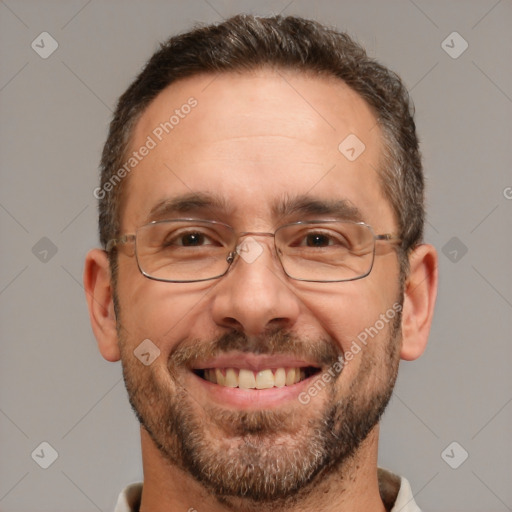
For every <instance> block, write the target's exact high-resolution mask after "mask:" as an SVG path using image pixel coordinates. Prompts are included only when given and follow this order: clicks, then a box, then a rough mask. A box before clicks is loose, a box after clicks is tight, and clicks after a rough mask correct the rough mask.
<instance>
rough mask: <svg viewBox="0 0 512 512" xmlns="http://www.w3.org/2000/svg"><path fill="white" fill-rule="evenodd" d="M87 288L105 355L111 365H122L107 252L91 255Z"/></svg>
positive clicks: (86, 270)
mask: <svg viewBox="0 0 512 512" xmlns="http://www.w3.org/2000/svg"><path fill="white" fill-rule="evenodd" d="M84 288H85V293H86V299H87V306H88V308H89V318H90V321H91V326H92V330H93V332H94V336H95V337H96V341H97V342H98V348H99V349H100V352H101V355H102V356H103V357H104V358H105V359H106V360H107V361H111V362H114V361H119V359H120V358H121V354H120V351H119V345H118V340H117V330H116V316H115V313H114V302H113V300H112V285H111V280H110V267H109V262H108V257H107V254H106V253H105V251H102V250H101V249H93V250H92V251H90V252H89V253H88V254H87V256H86V258H85V268H84Z"/></svg>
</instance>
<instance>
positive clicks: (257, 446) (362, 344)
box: [84, 16, 437, 512]
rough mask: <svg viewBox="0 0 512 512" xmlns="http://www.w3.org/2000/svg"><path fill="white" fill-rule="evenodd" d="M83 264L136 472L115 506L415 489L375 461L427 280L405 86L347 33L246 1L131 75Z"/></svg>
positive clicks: (307, 500)
mask: <svg viewBox="0 0 512 512" xmlns="http://www.w3.org/2000/svg"><path fill="white" fill-rule="evenodd" d="M95 193H96V195H97V197H98V198H99V199H100V237H101V242H102V244H103V247H104V250H100V249H96V250H93V251H91V252H90V253H89V254H88V256H87V261H86V266H85V275H84V282H85V288H86V291H87V300H88V305H89V310H90V317H91V322H92V327H93V330H94V333H95V336H96V338H97V340H98V345H99V349H100V351H101V353H102V355H103V357H104V358H106V359H107V360H109V361H117V360H119V359H121V361H122V364H123V372H124V379H125V383H126V387H127V390H128V394H129V398H130V402H131V404H132V406H133V409H134V411H135V413H136V415H137V417H138V419H139V421H140V424H141V442H142V456H143V468H144V483H143V485H142V484H136V485H133V486H130V487H129V488H127V489H126V490H125V491H124V492H123V493H122V494H121V496H120V498H119V502H118V505H117V508H116V510H117V511H119V512H120V511H128V510H140V511H142V512H163V511H169V510H183V511H185V510H188V511H194V510H195V511H199V512H220V511H227V510H237V511H242V510H243V511H255V510H258V511H259V512H262V511H266V510H282V511H290V512H291V511H299V510H300V511H305V510H311V511H325V512H328V511H341V510H349V511H351V512H358V511H366V512H367V511H370V510H371V511H374V512H376V511H379V512H382V511H385V510H388V511H389V510H393V511H396V512H398V511H401V512H411V511H417V510H419V509H418V508H417V506H416V505H415V503H414V498H413V496H412V493H411V489H410V486H409V484H408V483H407V481H406V480H405V479H404V478H399V477H397V476H395V475H393V474H392V473H390V472H388V471H385V470H381V469H378V468H377V448H378V434H379V426H378V423H379V419H380V417H381V415H382V413H383V411H384V409H385V407H386V405H387V403H388V401H389V398H390V395H391V393H392V389H393V385H394V383H395V379H396V375H397V370H398V365H399V360H400V358H402V359H406V360H413V359H415V358H417V357H419V356H420V355H421V353H422V352H423V350H424V348H425V344H426V342H427V336H428V332H429V329H430V324H431V319H432V312H433V308H434V301H435V295H436V286H437V256H436V252H435V250H434V248H433V247H431V246H430V245H426V244H422V243H421V238H422V230H423V219H424V211H423V176H422V170H421V161H420V155H419V150H418V142H417V138H416V134H415V126H414V122H413V119H412V114H411V109H410V107H409V103H408V97H407V92H406V90H405V88H404V86H403V85H402V84H401V82H400V80H399V78H398V77H397V76H396V75H395V74H393V73H391V72H390V71H388V70H387V69H386V68H384V67H383V66H381V65H379V64H378V63H376V62H374V61H373V60H371V59H369V58H368V57H367V56H366V54H365V52H364V51H363V50H362V49H361V48H360V47H359V46H358V45H356V44H355V43H354V42H353V41H352V40H351V39H350V38H349V37H348V36H347V35H345V34H341V33H338V32H336V31H333V30H330V29H327V28H325V27H323V26H321V25H320V24H318V23H316V22H312V21H307V20H304V19H299V18H293V17H288V18H281V17H272V18H256V17H252V16H237V17H234V18H231V19H229V20H227V21H225V22H223V23H221V24H220V25H217V26H208V27H204V28H200V29H196V30H194V31H192V32H189V33H186V34H183V35H180V36H178V37H175V38H171V39H170V40H169V41H168V42H167V43H166V44H164V45H163V46H162V47H161V49H160V50H159V51H158V52H157V53H156V54H155V55H153V57H152V58H151V60H150V61H149V62H148V64H147V65H146V67H145V69H144V70H143V71H142V73H141V74H140V75H139V76H138V77H137V79H136V80H135V81H134V82H133V84H132V85H131V86H130V87H129V88H128V90H127V91H126V92H125V93H124V95H123V96H122V97H121V99H120V101H119V104H118V106H117V110H116V112H115V115H114V119H113V121H112V124H111V128H110V133H109V136H108V140H107V142H106V145H105V148H104V152H103V157H102V178H101V186H100V187H99V188H98V189H97V190H96V192H95Z"/></svg>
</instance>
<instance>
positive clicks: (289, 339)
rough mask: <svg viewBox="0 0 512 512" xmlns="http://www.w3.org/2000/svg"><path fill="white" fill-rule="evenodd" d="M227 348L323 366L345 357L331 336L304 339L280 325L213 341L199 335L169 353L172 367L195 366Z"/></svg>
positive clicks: (235, 332) (223, 335)
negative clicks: (259, 331) (270, 330)
mask: <svg viewBox="0 0 512 512" xmlns="http://www.w3.org/2000/svg"><path fill="white" fill-rule="evenodd" d="M227 352H243V353H252V354H258V355H267V356H273V355H287V356H293V357H295V358H298V359H304V360H306V361H309V362H310V363H312V364H314V365H318V366H320V367H325V366H332V365H333V364H334V363H335V362H336V361H337V360H340V357H341V360H342V359H343V351H342V349H341V347H339V346H338V345H337V344H336V343H335V342H334V341H333V340H332V339H330V338H316V339H314V340H312V339H305V338H304V337H299V336H297V335H296V334H294V333H291V332H289V331H286V330H285V329H279V330H277V331H273V332H271V333H268V334H265V335H261V336H247V335H246V334H245V333H243V332H239V331H230V332H228V333H224V334H222V335H220V336H219V337H217V338H216V339H214V340H212V341H205V340H201V339H196V340H194V341H191V342H188V343H187V344H186V345H182V346H178V347H177V348H176V349H175V350H174V351H173V352H172V353H171V354H170V355H169V362H168V366H169V368H172V367H174V368H186V367H189V368H190V367H193V366H194V364H195V363H197V362H198V361H204V360H207V359H213V358H215V357H218V356H220V355H222V354H225V353H227Z"/></svg>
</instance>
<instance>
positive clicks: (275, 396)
mask: <svg viewBox="0 0 512 512" xmlns="http://www.w3.org/2000/svg"><path fill="white" fill-rule="evenodd" d="M191 373H192V376H193V377H194V379H195V380H196V381H198V383H199V385H200V386H202V390H204V392H206V393H207V395H208V399H210V401H213V402H215V403H217V404H219V405H223V406H231V407H234V408H237V409H272V408H274V407H280V406H282V405H284V404H285V403H287V402H292V401H296V402H297V403H299V404H300V401H299V395H300V394H301V392H303V391H304V390H305V389H306V388H307V387H308V386H310V385H311V382H312V380H313V379H314V378H315V375H312V376H311V377H308V378H307V379H304V380H302V381H300V382H297V384H293V385H292V386H283V387H282V388H276V387H274V388H268V389H240V388H230V387H228V386H219V385H218V384H214V383H213V382H209V381H207V380H205V379H203V378H201V377H199V376H198V375H196V374H195V373H194V372H191Z"/></svg>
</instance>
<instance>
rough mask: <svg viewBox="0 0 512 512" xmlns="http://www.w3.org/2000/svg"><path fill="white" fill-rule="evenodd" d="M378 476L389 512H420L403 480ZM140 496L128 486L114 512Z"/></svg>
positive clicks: (124, 511) (137, 487)
mask: <svg viewBox="0 0 512 512" xmlns="http://www.w3.org/2000/svg"><path fill="white" fill-rule="evenodd" d="M378 476H379V490H380V495H381V497H382V501H383V502H384V504H385V505H386V507H387V508H388V509H389V510H390V512H421V510H420V509H419V507H418V505H416V502H415V501H414V497H413V495H412V490H411V486H410V485H409V482H408V481H407V480H406V479H405V478H400V477H399V476H397V475H394V474H393V473H391V472H390V471H387V470H385V469H380V468H379V473H378ZM141 496H142V483H137V484H132V485H129V486H128V487H127V488H126V489H125V490H124V491H123V492H122V493H121V494H120V495H119V499H118V500H117V505H116V508H115V509H114V512H138V511H139V506H140V500H141Z"/></svg>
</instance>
